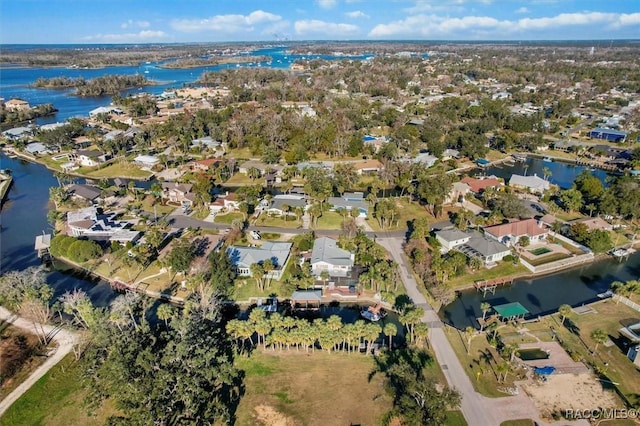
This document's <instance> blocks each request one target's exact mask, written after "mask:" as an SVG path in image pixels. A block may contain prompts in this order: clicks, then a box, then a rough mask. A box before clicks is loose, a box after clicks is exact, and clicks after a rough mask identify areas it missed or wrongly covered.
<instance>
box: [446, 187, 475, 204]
mask: <svg viewBox="0 0 640 426" xmlns="http://www.w3.org/2000/svg"><path fill="white" fill-rule="evenodd" d="M469 192H471V188H470V187H469V185H467V184H466V183H464V182H454V183H453V185H452V187H451V191H450V192H449V195H447V199H446V200H445V204H449V203H457V202H458V201H459V200H460V199H461V198H464V197H465V196H466V195H467V194H468V193H469Z"/></svg>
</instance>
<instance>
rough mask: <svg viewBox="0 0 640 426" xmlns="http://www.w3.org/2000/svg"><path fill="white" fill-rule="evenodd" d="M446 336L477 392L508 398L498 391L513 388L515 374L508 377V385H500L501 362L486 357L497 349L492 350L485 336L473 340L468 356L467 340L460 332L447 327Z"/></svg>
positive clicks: (478, 336)
mask: <svg viewBox="0 0 640 426" xmlns="http://www.w3.org/2000/svg"><path fill="white" fill-rule="evenodd" d="M446 336H447V338H448V339H449V342H450V343H451V347H453V350H454V351H455V353H456V355H457V356H458V359H459V360H460V363H461V364H462V366H463V367H464V369H465V371H466V372H467V375H468V376H469V378H471V382H472V383H473V387H474V388H475V390H476V391H477V392H479V393H481V394H482V395H485V396H488V397H493V398H497V397H502V396H507V394H505V393H503V392H500V391H499V390H498V389H499V388H503V387H509V386H512V385H513V380H514V378H515V374H514V373H513V372H511V373H510V374H509V375H508V376H507V381H506V383H498V375H497V373H496V372H495V367H496V364H497V362H500V361H501V360H500V359H497V360H496V359H494V358H492V357H491V355H489V356H488V357H487V356H486V355H487V354H490V352H494V353H495V349H493V348H491V346H490V345H489V342H488V341H487V338H486V336H485V335H484V334H481V335H477V336H475V337H474V338H473V339H472V340H471V349H470V350H469V354H468V355H467V346H466V345H467V339H466V337H464V335H463V334H462V333H461V332H460V331H458V330H456V329H454V328H451V327H447V328H446ZM488 360H490V361H488ZM478 373H479V374H478Z"/></svg>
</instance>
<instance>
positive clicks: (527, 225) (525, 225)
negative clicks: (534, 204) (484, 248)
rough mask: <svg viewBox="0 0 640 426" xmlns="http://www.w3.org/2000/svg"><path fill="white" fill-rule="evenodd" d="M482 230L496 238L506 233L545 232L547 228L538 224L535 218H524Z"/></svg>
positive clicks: (536, 233) (531, 235)
mask: <svg viewBox="0 0 640 426" xmlns="http://www.w3.org/2000/svg"><path fill="white" fill-rule="evenodd" d="M484 232H486V233H488V234H491V235H493V236H495V237H497V238H501V237H504V236H506V235H528V236H530V237H533V236H536V235H542V234H546V233H547V232H548V229H547V228H546V227H544V226H540V225H538V221H537V220H535V219H525V220H519V221H516V222H510V223H504V224H502V225H496V226H489V227H487V228H484Z"/></svg>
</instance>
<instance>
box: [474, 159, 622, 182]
mask: <svg viewBox="0 0 640 426" xmlns="http://www.w3.org/2000/svg"><path fill="white" fill-rule="evenodd" d="M545 168H546V169H548V170H549V171H550V172H551V176H549V178H548V179H549V182H551V183H552V184H554V185H558V186H559V187H560V188H562V189H568V188H571V186H572V185H573V182H574V181H575V179H576V176H578V175H579V174H580V173H581V172H582V171H583V170H585V169H587V167H585V166H579V165H577V164H573V163H568V162H563V161H544V160H542V159H540V158H533V157H528V158H527V159H526V161H524V162H522V163H519V162H517V163H515V165H513V166H508V165H506V164H500V165H496V166H490V167H487V168H485V169H479V170H477V171H476V172H477V173H478V174H480V175H486V176H491V175H495V176H497V177H500V178H503V179H504V180H505V182H509V179H510V178H511V175H513V174H515V175H527V176H533V175H537V176H540V177H544V172H545V170H544V169H545ZM590 172H591V174H592V175H594V176H596V177H597V178H598V179H600V181H602V183H603V184H604V185H607V178H608V177H612V176H613V175H612V174H611V173H607V172H606V171H604V170H590Z"/></svg>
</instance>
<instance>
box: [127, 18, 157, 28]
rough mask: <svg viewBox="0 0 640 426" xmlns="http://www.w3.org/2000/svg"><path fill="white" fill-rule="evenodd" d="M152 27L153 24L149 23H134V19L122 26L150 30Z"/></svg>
mask: <svg viewBox="0 0 640 426" xmlns="http://www.w3.org/2000/svg"><path fill="white" fill-rule="evenodd" d="M150 26H151V24H150V23H149V22H148V21H134V20H133V19H128V20H127V21H126V22H123V23H122V24H121V25H120V28H134V27H137V28H149V27H150Z"/></svg>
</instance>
